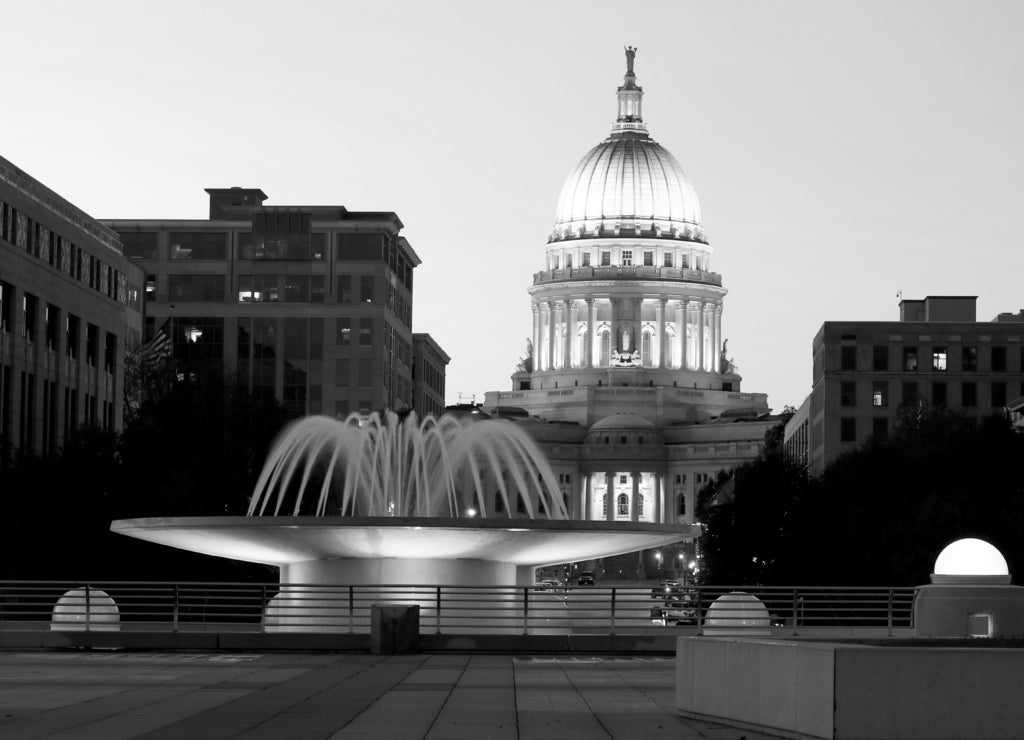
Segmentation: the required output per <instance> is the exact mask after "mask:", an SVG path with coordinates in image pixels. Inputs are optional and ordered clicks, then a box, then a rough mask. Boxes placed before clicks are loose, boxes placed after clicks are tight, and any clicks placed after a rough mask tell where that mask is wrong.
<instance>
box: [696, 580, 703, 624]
mask: <svg viewBox="0 0 1024 740" xmlns="http://www.w3.org/2000/svg"><path fill="white" fill-rule="evenodd" d="M697 634H698V635H703V634H704V592H703V591H701V587H700V586H697Z"/></svg>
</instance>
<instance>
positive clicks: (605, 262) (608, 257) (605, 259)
mask: <svg viewBox="0 0 1024 740" xmlns="http://www.w3.org/2000/svg"><path fill="white" fill-rule="evenodd" d="M611 264H612V253H611V252H601V267H608V266H610V265H611Z"/></svg>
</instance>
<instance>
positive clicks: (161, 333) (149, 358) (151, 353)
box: [142, 319, 172, 365]
mask: <svg viewBox="0 0 1024 740" xmlns="http://www.w3.org/2000/svg"><path fill="white" fill-rule="evenodd" d="M171 350H172V346H171V320H170V319H167V320H166V321H165V322H164V323H163V324H161V325H160V328H159V329H157V330H156V333H155V334H153V338H152V339H150V340H149V341H148V342H146V343H145V344H144V345H143V346H142V357H143V362H145V363H146V364H147V365H156V364H158V363H160V362H162V361H163V360H166V359H167V358H168V357H170V356H171Z"/></svg>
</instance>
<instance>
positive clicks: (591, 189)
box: [550, 49, 704, 242]
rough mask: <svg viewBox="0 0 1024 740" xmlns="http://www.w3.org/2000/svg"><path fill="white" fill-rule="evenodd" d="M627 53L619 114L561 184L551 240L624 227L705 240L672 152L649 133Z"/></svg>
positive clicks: (649, 234)
mask: <svg viewBox="0 0 1024 740" xmlns="http://www.w3.org/2000/svg"><path fill="white" fill-rule="evenodd" d="M629 52H633V53H635V50H633V49H630V50H629V51H628V52H627V62H628V65H629V67H628V69H627V73H626V78H625V84H624V85H623V86H622V87H620V88H619V89H618V92H617V94H618V100H619V116H618V119H617V120H616V122H615V123H614V124H613V125H612V132H611V135H610V136H609V137H608V138H607V139H605V140H604V141H603V142H601V143H600V144H598V145H597V146H595V147H594V148H593V149H591V150H590V151H589V152H587V153H586V154H585V155H584V157H583V159H581V160H580V162H579V164H577V165H576V167H575V168H574V169H573V171H572V172H571V173H570V174H569V177H567V178H566V180H565V184H563V185H562V192H561V194H560V195H559V196H558V208H557V210H556V212H555V228H554V233H553V234H552V236H551V239H550V241H560V240H562V239H574V238H580V237H597V236H613V235H616V234H619V233H620V231H621V230H622V229H626V230H635V233H636V234H637V235H638V236H640V235H642V236H645V237H654V236H658V237H662V238H675V239H688V240H691V241H699V242H704V233H703V227H702V226H701V220H700V203H699V202H698V201H697V193H696V192H695V191H694V189H693V185H691V184H690V181H689V180H688V179H687V177H686V174H685V173H684V172H683V168H682V167H680V166H679V162H677V161H676V158H675V157H673V156H672V154H671V153H669V151H668V150H667V149H665V148H664V147H663V146H661V145H660V144H658V143H657V142H656V141H654V139H652V138H651V137H650V136H649V135H648V133H647V127H646V125H645V124H644V123H643V117H642V116H641V109H640V106H641V102H642V99H643V88H640V87H637V86H636V76H635V75H634V74H633V67H632V61H633V60H632V55H631V54H630V53H629Z"/></svg>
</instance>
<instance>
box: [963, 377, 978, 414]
mask: <svg viewBox="0 0 1024 740" xmlns="http://www.w3.org/2000/svg"><path fill="white" fill-rule="evenodd" d="M960 405H961V406H963V407H964V408H968V409H969V408H974V407H975V406H977V405H978V384H977V383H964V384H963V385H962V386H960Z"/></svg>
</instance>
